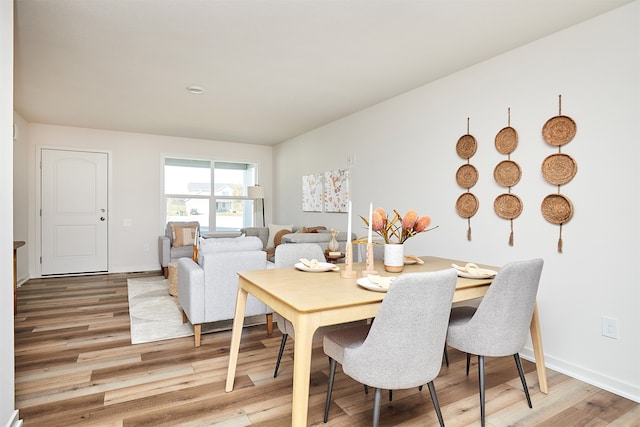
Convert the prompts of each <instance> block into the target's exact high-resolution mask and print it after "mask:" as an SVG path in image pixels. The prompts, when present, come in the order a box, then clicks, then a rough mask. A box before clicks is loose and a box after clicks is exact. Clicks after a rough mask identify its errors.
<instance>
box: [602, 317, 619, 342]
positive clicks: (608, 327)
mask: <svg viewBox="0 0 640 427" xmlns="http://www.w3.org/2000/svg"><path fill="white" fill-rule="evenodd" d="M602 336H604V337H609V338H614V339H618V319H614V318H613V317H608V316H602Z"/></svg>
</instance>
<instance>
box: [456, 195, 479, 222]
mask: <svg viewBox="0 0 640 427" xmlns="http://www.w3.org/2000/svg"><path fill="white" fill-rule="evenodd" d="M479 206H480V203H479V202H478V198H477V197H476V196H474V195H473V194H471V193H469V192H467V193H463V194H461V195H460V197H458V200H457V201H456V211H458V215H460V216H461V217H463V218H471V217H472V216H474V215H475V214H476V212H478V207H479Z"/></svg>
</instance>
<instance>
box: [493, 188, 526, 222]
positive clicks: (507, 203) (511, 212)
mask: <svg viewBox="0 0 640 427" xmlns="http://www.w3.org/2000/svg"><path fill="white" fill-rule="evenodd" d="M493 209H494V210H495V211H496V214H498V216H499V217H500V218H504V219H515V218H517V217H519V216H520V214H521V213H522V200H520V197H518V196H516V195H515V194H511V193H504V194H501V195H499V196H498V197H496V200H495V201H494V202H493Z"/></svg>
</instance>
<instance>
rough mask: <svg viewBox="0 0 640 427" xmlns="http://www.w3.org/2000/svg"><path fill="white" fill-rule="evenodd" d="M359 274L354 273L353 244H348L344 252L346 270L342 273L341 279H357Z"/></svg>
mask: <svg viewBox="0 0 640 427" xmlns="http://www.w3.org/2000/svg"><path fill="white" fill-rule="evenodd" d="M357 276H358V273H356V272H355V271H353V244H351V242H347V247H346V248H345V250H344V270H342V271H340V277H342V278H343V279H355V278H356V277H357Z"/></svg>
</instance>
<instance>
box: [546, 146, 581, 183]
mask: <svg viewBox="0 0 640 427" xmlns="http://www.w3.org/2000/svg"><path fill="white" fill-rule="evenodd" d="M576 172H578V165H577V164H576V162H575V160H573V158H572V157H571V156H570V155H568V154H564V153H556V154H551V155H550V156H547V158H546V159H544V161H543V162H542V176H543V177H544V179H546V180H547V182H548V183H549V184H553V185H564V184H566V183H567V182H569V181H571V180H572V179H573V177H574V176H576Z"/></svg>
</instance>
